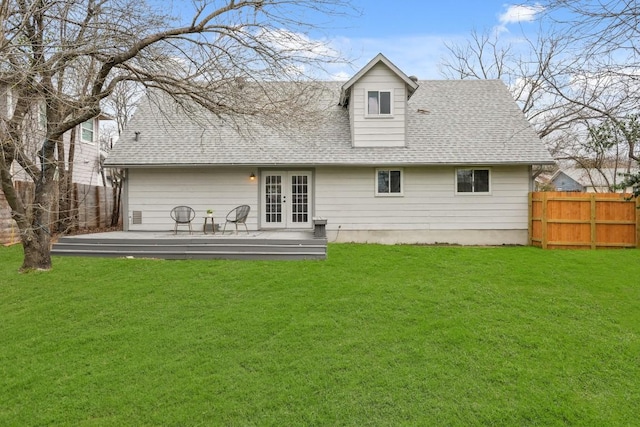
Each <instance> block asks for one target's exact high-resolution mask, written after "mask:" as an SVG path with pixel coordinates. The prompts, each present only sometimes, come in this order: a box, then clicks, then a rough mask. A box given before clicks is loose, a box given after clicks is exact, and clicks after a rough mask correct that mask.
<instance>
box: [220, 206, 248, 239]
mask: <svg viewBox="0 0 640 427" xmlns="http://www.w3.org/2000/svg"><path fill="white" fill-rule="evenodd" d="M250 210H251V207H250V206H249V205H241V206H238V207H236V208H233V209H231V211H230V212H229V213H228V214H227V218H226V222H225V223H224V228H223V229H222V234H224V232H225V230H226V229H227V223H229V222H230V223H232V224H235V226H236V234H238V224H242V225H244V228H245V230H247V234H249V229H248V228H247V223H246V221H247V217H248V216H249V211H250Z"/></svg>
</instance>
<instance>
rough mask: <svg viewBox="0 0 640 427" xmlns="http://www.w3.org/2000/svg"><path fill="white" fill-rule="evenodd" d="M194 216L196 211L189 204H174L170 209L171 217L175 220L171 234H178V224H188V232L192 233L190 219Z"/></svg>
mask: <svg viewBox="0 0 640 427" xmlns="http://www.w3.org/2000/svg"><path fill="white" fill-rule="evenodd" d="M195 217H196V211H194V210H193V209H192V208H190V207H189V206H176V207H175V208H173V209H171V218H172V219H173V220H174V221H175V222H176V224H175V226H174V227H173V234H178V225H188V226H189V234H193V230H192V229H191V221H193V219H194V218H195Z"/></svg>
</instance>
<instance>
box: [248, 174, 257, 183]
mask: <svg viewBox="0 0 640 427" xmlns="http://www.w3.org/2000/svg"><path fill="white" fill-rule="evenodd" d="M249 179H250V180H251V181H255V180H256V174H255V173H253V172H251V175H249Z"/></svg>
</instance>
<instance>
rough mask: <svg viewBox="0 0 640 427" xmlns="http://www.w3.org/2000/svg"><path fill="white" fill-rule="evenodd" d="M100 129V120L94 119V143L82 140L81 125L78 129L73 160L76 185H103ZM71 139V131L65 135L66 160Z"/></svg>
mask: <svg viewBox="0 0 640 427" xmlns="http://www.w3.org/2000/svg"><path fill="white" fill-rule="evenodd" d="M99 128H100V122H99V120H98V119H93V129H94V134H93V137H94V141H93V143H89V142H85V141H83V140H82V126H81V125H78V127H77V128H76V144H75V152H74V159H73V182H75V183H78V184H87V185H95V186H102V185H103V182H102V176H101V174H100V150H99V147H100V144H99V143H98V138H99ZM70 137H71V132H70V131H69V132H66V133H65V134H64V147H65V159H68V158H69V157H68V156H69V139H70ZM65 165H66V161H65ZM66 167H67V168H68V165H67V166H66ZM107 184H108V182H107Z"/></svg>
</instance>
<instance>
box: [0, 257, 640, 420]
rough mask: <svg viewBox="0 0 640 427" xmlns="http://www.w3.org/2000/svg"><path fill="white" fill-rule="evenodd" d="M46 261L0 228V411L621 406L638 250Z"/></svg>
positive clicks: (452, 414) (638, 376)
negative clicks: (26, 255)
mask: <svg viewBox="0 0 640 427" xmlns="http://www.w3.org/2000/svg"><path fill="white" fill-rule="evenodd" d="M53 261H54V269H53V271H51V272H48V273H29V274H19V273H17V270H18V269H19V267H20V265H21V249H20V248H19V247H17V246H14V247H11V248H0V370H1V371H0V425H73V426H76V425H113V426H121V425H136V426H142V425H174V426H191V425H203V426H208V425H236V426H245V425H274V426H275V425H278V426H294V425H295V426H297V425H353V426H363V425H372V426H384V425H388V426H391V425H393V426H396V425H518V426H523V425H540V426H549V425H579V426H589V425H591V426H604V425H607V426H611V425H614V426H615V425H633V424H636V425H637V423H638V408H640V274H639V273H640V251H637V250H626V251H619V250H611V251H543V250H540V249H535V248H522V247H506V248H463V247H429V246H378V245H346V244H342V245H337V244H334V245H330V247H329V258H328V260H326V261H308V262H258V261H249V262H248V261H237V262H235V261H157V260H130V259H93V258H62V257H54V260H53Z"/></svg>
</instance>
